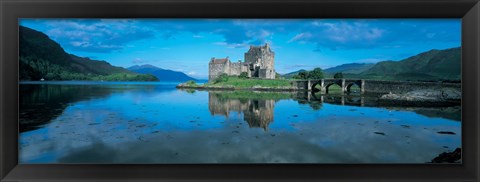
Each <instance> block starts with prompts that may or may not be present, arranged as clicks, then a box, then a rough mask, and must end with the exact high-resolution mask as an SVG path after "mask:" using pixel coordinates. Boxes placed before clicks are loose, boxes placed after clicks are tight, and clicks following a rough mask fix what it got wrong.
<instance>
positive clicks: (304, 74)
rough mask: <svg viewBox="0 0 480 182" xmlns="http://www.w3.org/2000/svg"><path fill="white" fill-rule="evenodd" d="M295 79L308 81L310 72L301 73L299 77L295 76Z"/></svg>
mask: <svg viewBox="0 0 480 182" xmlns="http://www.w3.org/2000/svg"><path fill="white" fill-rule="evenodd" d="M293 78H295V79H302V80H305V79H308V71H301V72H300V73H298V74H297V75H295V76H293Z"/></svg>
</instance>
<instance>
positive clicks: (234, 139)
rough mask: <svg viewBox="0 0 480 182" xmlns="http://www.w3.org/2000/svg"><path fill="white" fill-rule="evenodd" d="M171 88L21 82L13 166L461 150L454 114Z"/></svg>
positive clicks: (359, 158) (365, 102)
mask: <svg viewBox="0 0 480 182" xmlns="http://www.w3.org/2000/svg"><path fill="white" fill-rule="evenodd" d="M176 84H177V83H142V82H135V83H132V82H41V83H38V82H29V83H22V84H21V85H20V138H19V151H20V153H19V162H20V163H24V164H25V163H116V164H118V163H148V164H150V163H152V164H159V163H161V164H163V163H167V164H171V163H425V162H429V161H431V160H432V159H433V158H435V157H436V156H438V155H439V154H440V153H442V152H450V151H453V150H454V149H455V148H457V147H461V122H460V108H459V107H449V108H394V107H380V106H377V105H376V104H375V100H374V99H373V98H369V97H361V96H344V97H341V96H320V95H313V96H312V95H311V94H310V95H309V94H308V93H268V92H247V91H241V92H233V91H210V92H209V91H195V90H179V89H176V88H175V87H174V86H175V85H176ZM440 131H450V132H454V133H455V134H453V135H452V134H450V135H449V134H439V133H438V132H440Z"/></svg>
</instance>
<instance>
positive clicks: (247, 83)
mask: <svg viewBox="0 0 480 182" xmlns="http://www.w3.org/2000/svg"><path fill="white" fill-rule="evenodd" d="M205 86H231V87H235V88H252V87H269V88H283V87H291V86H292V85H291V84H290V82H289V81H288V80H264V79H248V78H238V77H233V76H232V77H228V79H227V80H225V81H220V82H216V83H206V84H205Z"/></svg>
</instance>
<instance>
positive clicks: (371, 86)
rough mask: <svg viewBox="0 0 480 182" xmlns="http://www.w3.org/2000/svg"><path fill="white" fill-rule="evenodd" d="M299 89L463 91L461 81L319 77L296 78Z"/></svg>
mask: <svg viewBox="0 0 480 182" xmlns="http://www.w3.org/2000/svg"><path fill="white" fill-rule="evenodd" d="M292 82H293V84H294V86H296V87H297V89H298V90H308V91H313V92H321V93H328V88H329V87H330V86H332V85H338V86H340V88H341V91H342V93H349V92H350V88H351V87H352V86H354V85H357V86H358V87H359V88H360V90H361V91H360V92H361V93H380V94H382V93H395V94H402V93H406V92H410V91H414V90H423V89H434V90H438V89H446V88H448V89H454V90H456V91H459V92H461V83H441V82H409V81H382V80H363V79H360V80H359V79H318V80H295V81H292Z"/></svg>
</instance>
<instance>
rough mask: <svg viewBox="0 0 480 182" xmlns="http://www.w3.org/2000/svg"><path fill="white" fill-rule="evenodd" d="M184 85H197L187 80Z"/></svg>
mask: <svg viewBox="0 0 480 182" xmlns="http://www.w3.org/2000/svg"><path fill="white" fill-rule="evenodd" d="M185 84H186V85H188V86H195V85H197V83H196V82H195V81H193V80H188V81H187V82H185Z"/></svg>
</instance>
